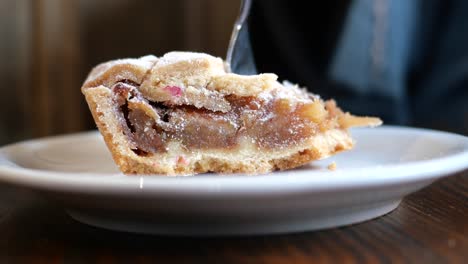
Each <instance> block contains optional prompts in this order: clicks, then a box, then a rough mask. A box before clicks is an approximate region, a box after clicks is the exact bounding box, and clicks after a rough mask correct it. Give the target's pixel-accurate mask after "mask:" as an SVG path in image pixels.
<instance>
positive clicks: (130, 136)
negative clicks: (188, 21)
mask: <svg viewBox="0 0 468 264" xmlns="http://www.w3.org/2000/svg"><path fill="white" fill-rule="evenodd" d="M82 92H83V93H84V95H85V96H86V100H87V102H88V104H89V108H90V109H91V112H92V114H93V117H94V120H95V121H96V124H97V126H98V128H99V130H100V132H101V134H102V135H103V137H104V140H105V142H106V144H107V146H108V148H109V150H110V151H111V153H112V156H113V158H114V160H115V162H116V164H117V165H118V166H119V168H120V170H121V171H122V172H124V173H126V174H164V175H187V174H195V173H202V172H219V173H234V172H242V173H248V174H256V173H265V172H269V171H273V170H285V169H289V168H294V167H297V166H300V165H303V164H305V163H308V162H310V161H312V160H317V159H322V158H325V157H328V156H330V155H333V154H335V153H337V152H339V151H343V150H348V149H351V148H352V147H353V140H352V138H351V137H350V135H349V133H348V131H347V129H348V128H349V127H352V126H376V125H380V124H381V121H380V119H378V118H371V117H356V116H353V115H351V114H349V113H344V112H342V111H341V110H340V109H339V108H338V107H337V106H336V104H335V102H334V101H326V102H324V101H323V100H322V99H320V98H319V97H318V96H317V95H313V94H310V93H307V92H306V91H305V90H303V89H300V88H299V87H297V86H294V85H292V84H288V83H284V84H281V83H279V82H278V81H277V76H276V75H274V74H260V75H252V76H244V75H237V74H232V73H226V72H225V70H224V65H223V61H222V60H221V59H220V58H215V57H213V56H210V55H207V54H203V53H191V52H170V53H167V54H165V55H164V56H163V57H160V58H157V57H154V56H146V57H142V58H140V59H123V60H115V61H110V62H107V63H103V64H101V65H98V66H97V67H96V68H94V69H93V70H92V71H91V73H90V74H89V76H88V78H87V80H86V81H85V83H84V85H83V87H82Z"/></svg>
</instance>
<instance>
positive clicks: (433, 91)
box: [249, 0, 468, 134]
mask: <svg viewBox="0 0 468 264" xmlns="http://www.w3.org/2000/svg"><path fill="white" fill-rule="evenodd" d="M258 2H259V3H257V4H258V5H259V6H260V7H261V9H262V10H259V9H257V10H255V8H254V14H253V15H254V16H259V17H260V18H257V19H256V20H255V21H254V22H253V23H250V24H249V25H250V26H251V27H253V32H252V34H251V39H252V46H253V51H254V55H255V59H256V61H257V66H260V67H259V70H260V71H270V70H271V71H278V72H279V73H280V78H281V77H283V79H290V80H291V81H293V82H299V83H300V84H301V83H303V84H306V85H308V86H309V87H308V88H309V89H310V90H311V91H312V92H316V93H318V94H321V95H324V96H325V97H333V98H336V99H337V101H338V104H339V105H340V106H342V108H344V109H345V110H347V111H350V112H355V113H358V114H369V115H379V116H381V117H382V118H383V119H384V121H385V123H387V124H404V125H414V126H421V127H429V128H439V129H445V130H450V131H455V132H459V133H465V134H468V1H466V0H444V1H440V0H352V1H348V2H349V5H348V6H346V9H345V10H346V12H343V14H344V18H343V20H342V21H343V23H342V26H341V28H340V30H336V31H337V32H338V33H337V38H336V41H335V40H333V41H334V42H333V43H335V44H334V46H332V48H330V50H331V51H330V55H329V56H328V57H329V59H328V62H327V64H324V63H321V64H320V63H315V61H317V60H318V59H317V58H319V59H320V56H319V55H320V53H321V52H322V51H318V52H316V53H315V55H314V54H311V53H310V51H309V50H308V47H309V48H310V49H317V48H320V47H321V46H320V45H316V46H313V45H314V43H315V42H320V41H322V38H324V37H326V36H327V34H324V33H323V32H322V31H317V28H319V27H315V28H314V25H313V24H317V21H316V20H313V18H311V19H309V20H307V19H299V18H296V17H294V15H295V14H296V13H297V10H298V9H295V11H294V12H296V13H294V12H293V11H290V12H289V13H287V8H288V7H289V6H291V5H292V4H295V5H297V3H289V4H285V3H282V4H279V3H276V1H261V0H258ZM274 2H275V3H274ZM281 2H282V1H281ZM341 2H343V1H339V0H335V3H341ZM254 3H255V1H254ZM322 4H323V3H322ZM329 9H330V10H332V11H333V10H334V6H331V7H329ZM311 12H313V10H311ZM302 15H303V14H302ZM314 15H321V14H320V11H319V12H316V13H314V14H311V16H314ZM333 15H334V14H333ZM327 16H328V15H324V16H323V17H327ZM309 21H311V22H309ZM262 23H264V25H263V26H261V25H260V24H262ZM288 23H289V24H290V26H289V27H288V26H287V24H288ZM298 23H302V24H303V23H311V25H299V24H298ZM318 23H320V22H318ZM323 23H324V24H323V25H320V26H322V27H325V28H327V30H328V27H329V24H330V22H329V21H325V22H323ZM325 31H326V30H325ZM262 32H265V33H264V35H262V36H261V38H262V39H260V38H259V37H256V34H262ZM325 33H326V32H325ZM270 35H272V36H271V37H270ZM310 35H313V37H310ZM283 38H284V39H283ZM256 42H258V43H260V44H261V45H262V46H259V45H256ZM291 42H294V43H292V44H291ZM299 42H303V43H306V44H303V45H302V46H301V44H300V43H299ZM265 43H267V44H268V45H270V46H271V47H266V46H265ZM329 43H332V42H329ZM329 43H327V45H328V46H331V45H329ZM304 45H309V46H304ZM312 46H313V47H312ZM322 46H324V45H322ZM325 46H326V45H325ZM256 47H257V48H256ZM263 50H266V51H263ZM324 50H325V52H326V49H324ZM262 52H263V53H264V54H262ZM316 54H319V55H316ZM268 56H275V59H274V60H273V59H268ZM309 62H310V65H312V66H310V65H309V64H308V63H309ZM314 63H315V64H314ZM281 65H282V66H281ZM317 65H318V66H317ZM322 68H324V69H325V72H324V73H321V72H320V71H321V69H322ZM283 69H285V70H284V71H282V70H283ZM304 69H306V70H304ZM288 70H289V71H288ZM314 71H315V73H314ZM281 75H284V76H281ZM317 80H318V81H317ZM322 80H326V81H322Z"/></svg>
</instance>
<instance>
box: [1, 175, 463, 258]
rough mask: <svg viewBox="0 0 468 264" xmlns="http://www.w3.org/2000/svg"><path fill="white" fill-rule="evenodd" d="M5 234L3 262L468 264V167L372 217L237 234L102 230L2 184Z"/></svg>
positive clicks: (31, 194) (2, 227)
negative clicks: (313, 228)
mask: <svg viewBox="0 0 468 264" xmlns="http://www.w3.org/2000/svg"><path fill="white" fill-rule="evenodd" d="M0 236H1V238H0V263H222V264H228V263H468V262H467V260H468V171H465V172H463V173H459V174H457V175H454V176H451V177H449V178H445V179H443V180H440V181H438V182H435V183H433V184H432V185H431V186H429V187H427V188H425V189H423V190H421V191H419V192H417V193H414V194H412V195H410V196H408V197H406V198H405V199H404V201H403V203H402V204H401V205H400V207H399V208H397V209H396V210H395V211H393V212H392V213H390V214H387V215H386V216H383V217H380V218H378V219H375V220H371V221H367V222H365V223H361V224H356V225H352V226H347V227H341V228H335V229H329V230H323V231H317V232H305V233H298V234H290V235H275V236H257V237H237V238H233V237H218V238H190V237H186V238H174V237H159V236H149V235H136V234H128V233H121V232H113V231H107V230H103V229H98V228H94V227H90V226H87V225H84V224H81V223H79V222H76V221H74V220H73V219H71V218H70V217H69V216H68V215H67V214H66V213H65V212H64V211H63V209H62V208H60V207H58V206H56V205H55V204H53V203H52V202H50V201H47V200H45V199H44V198H42V197H41V196H40V195H37V194H34V193H32V192H30V191H28V190H25V189H18V188H16V187H13V186H6V185H0Z"/></svg>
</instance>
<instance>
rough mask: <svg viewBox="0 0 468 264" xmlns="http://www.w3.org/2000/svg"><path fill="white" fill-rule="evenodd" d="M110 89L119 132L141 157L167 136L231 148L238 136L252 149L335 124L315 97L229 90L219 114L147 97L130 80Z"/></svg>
mask: <svg viewBox="0 0 468 264" xmlns="http://www.w3.org/2000/svg"><path fill="white" fill-rule="evenodd" d="M112 91H113V94H114V100H115V101H116V103H117V105H118V108H117V109H116V110H117V111H118V112H119V115H120V118H121V120H122V121H121V124H122V130H123V133H124V134H125V135H127V136H128V137H129V139H130V142H131V148H132V149H133V150H134V152H135V153H136V154H138V155H143V156H146V155H151V153H162V152H165V151H167V150H166V145H167V144H168V143H169V142H170V141H172V140H177V141H178V142H181V144H182V147H184V148H186V149H194V148H195V149H226V148H234V147H236V146H237V145H238V144H240V143H241V139H244V140H248V141H249V142H251V143H252V144H254V146H256V147H257V148H263V149H271V148H281V147H286V146H291V145H294V144H297V143H300V142H301V141H303V140H305V139H306V138H308V137H310V136H312V135H314V134H315V133H317V132H318V131H321V130H323V129H326V128H331V127H337V126H338V123H337V118H336V114H332V113H333V111H336V109H330V110H329V109H325V107H324V106H323V104H322V103H320V102H319V101H313V102H312V103H311V102H310V101H309V102H307V103H305V102H299V103H297V104H295V105H290V102H289V101H288V100H286V99H281V98H275V97H273V98H271V97H270V98H267V97H265V98H262V97H258V98H257V97H238V96H234V95H228V96H226V97H225V99H226V100H227V101H228V102H229V104H230V105H231V110H230V111H229V112H227V113H223V112H220V111H211V110H207V109H204V108H196V107H194V106H189V105H170V102H158V103H155V102H150V101H148V100H146V99H145V98H143V96H142V95H141V94H140V92H139V91H138V89H137V86H136V85H135V84H132V83H125V82H120V83H117V84H116V85H114V87H113V88H112ZM315 100H318V99H315ZM331 106H333V105H331ZM331 106H330V107H331ZM338 111H339V110H338ZM329 112H330V113H329ZM304 121H306V122H304Z"/></svg>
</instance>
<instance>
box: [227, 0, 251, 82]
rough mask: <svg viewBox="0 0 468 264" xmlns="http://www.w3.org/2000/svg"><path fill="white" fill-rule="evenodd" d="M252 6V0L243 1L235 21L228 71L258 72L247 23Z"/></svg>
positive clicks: (230, 43) (230, 42)
mask: <svg viewBox="0 0 468 264" xmlns="http://www.w3.org/2000/svg"><path fill="white" fill-rule="evenodd" d="M251 6H252V0H242V1H241V7H240V12H239V16H238V17H237V20H236V22H235V23H234V29H233V31H232V34H231V40H230V41H229V46H228V50H227V54H226V64H225V68H226V72H233V73H237V74H244V75H252V74H257V68H256V66H255V61H254V58H253V54H252V48H251V46H250V38H249V31H248V25H247V18H248V16H249V14H250V7H251Z"/></svg>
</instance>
